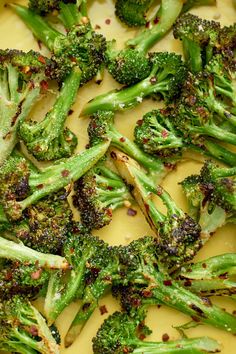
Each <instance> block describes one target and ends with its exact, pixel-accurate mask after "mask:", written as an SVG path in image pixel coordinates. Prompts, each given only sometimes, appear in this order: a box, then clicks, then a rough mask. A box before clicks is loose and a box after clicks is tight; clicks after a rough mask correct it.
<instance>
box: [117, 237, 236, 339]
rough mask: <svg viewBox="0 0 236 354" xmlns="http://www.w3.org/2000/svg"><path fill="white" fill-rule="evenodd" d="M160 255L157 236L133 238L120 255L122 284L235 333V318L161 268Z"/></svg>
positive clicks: (194, 318) (202, 320)
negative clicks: (155, 237)
mask: <svg viewBox="0 0 236 354" xmlns="http://www.w3.org/2000/svg"><path fill="white" fill-rule="evenodd" d="M124 247H125V246H124ZM159 255H160V253H159V248H158V244H157V242H156V240H155V239H154V238H153V237H151V236H145V237H143V238H139V239H138V240H135V241H132V242H131V243H130V244H129V245H128V246H126V253H124V252H123V254H122V257H120V262H121V270H122V272H121V275H122V279H121V284H123V285H125V286H126V285H129V286H133V287H137V288H138V289H139V290H140V289H142V294H143V296H144V297H149V298H153V299H154V298H155V299H156V301H157V303H160V304H165V305H167V306H170V307H172V308H175V309H178V310H180V311H182V312H183V313H185V314H187V315H189V316H191V317H192V319H193V320H194V321H196V322H202V323H207V324H210V325H212V326H215V327H217V328H221V329H223V330H226V331H227V332H232V333H235V331H236V319H235V317H234V316H233V315H231V314H230V313H228V312H226V311H224V310H223V309H221V308H220V307H218V306H215V305H213V304H211V302H209V299H206V298H202V297H199V296H197V295H196V294H194V293H192V292H190V291H189V290H187V288H185V287H182V286H180V285H179V283H178V282H177V281H175V280H174V279H173V278H172V277H171V276H170V275H168V274H166V273H163V272H162V271H161V269H160V267H159ZM122 265H123V266H122Z"/></svg>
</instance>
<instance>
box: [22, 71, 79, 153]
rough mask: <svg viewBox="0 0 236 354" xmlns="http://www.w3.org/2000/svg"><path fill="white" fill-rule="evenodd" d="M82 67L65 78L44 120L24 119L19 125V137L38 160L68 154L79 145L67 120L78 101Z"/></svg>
mask: <svg viewBox="0 0 236 354" xmlns="http://www.w3.org/2000/svg"><path fill="white" fill-rule="evenodd" d="M80 80H81V70H80V69H79V68H77V67H76V68H75V69H74V70H73V71H72V72H71V73H70V74H69V75H68V76H67V78H66V79H65V81H64V82H63V84H62V88H61V90H60V92H59V95H58V98H57V100H56V102H55V104H54V105H53V107H52V108H51V109H50V111H49V112H48V113H47V115H46V117H45V118H44V119H43V120H42V121H41V122H34V121H33V122H32V121H30V122H28V121H23V122H21V123H20V126H19V135H20V138H21V139H22V140H23V141H24V143H25V145H26V146H27V149H28V150H29V152H30V153H32V154H33V155H34V157H36V159H38V160H54V159H58V158H62V157H68V156H70V155H71V154H72V153H73V150H74V149H75V147H76V145H77V138H76V136H75V134H73V133H72V132H71V131H70V130H69V129H68V128H65V129H64V123H65V120H66V118H67V115H68V112H69V110H70V108H71V106H72V104H73V103H74V102H75V99H76V96H77V91H78V87H79V86H80Z"/></svg>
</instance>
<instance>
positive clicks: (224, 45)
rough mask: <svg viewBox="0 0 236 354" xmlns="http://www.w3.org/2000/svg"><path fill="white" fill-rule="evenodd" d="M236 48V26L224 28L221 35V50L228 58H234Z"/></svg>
mask: <svg viewBox="0 0 236 354" xmlns="http://www.w3.org/2000/svg"><path fill="white" fill-rule="evenodd" d="M235 46H236V26H235V23H234V24H233V25H231V26H228V27H227V26H224V27H222V28H221V30H220V33H219V49H220V50H221V51H222V52H223V53H224V55H225V56H226V57H232V55H233V52H234V49H235Z"/></svg>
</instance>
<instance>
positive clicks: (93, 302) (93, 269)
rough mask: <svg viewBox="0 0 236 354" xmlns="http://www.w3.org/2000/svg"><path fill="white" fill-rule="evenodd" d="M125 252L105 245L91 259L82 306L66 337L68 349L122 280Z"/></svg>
mask: <svg viewBox="0 0 236 354" xmlns="http://www.w3.org/2000/svg"><path fill="white" fill-rule="evenodd" d="M125 252H126V249H125V248H123V247H110V246H108V245H107V244H105V243H103V245H101V247H100V248H99V249H98V250H97V252H96V255H95V257H93V258H91V260H90V263H91V264H90V265H89V266H88V270H89V272H88V273H87V275H86V279H85V282H86V286H85V288H84V292H83V295H82V300H81V304H80V307H79V310H78V312H77V314H76V315H75V317H74V319H73V321H72V324H71V326H70V328H69V330H68V332H67V334H66V337H65V345H66V347H68V346H70V345H71V344H72V343H73V342H74V340H75V339H76V337H77V336H78V335H79V334H80V332H81V331H82V329H83V327H84V325H85V324H86V322H87V321H88V319H89V318H90V316H91V315H92V314H93V312H94V310H95V309H96V308H97V307H98V303H99V300H100V298H101V297H102V296H103V295H104V294H105V293H107V292H108V291H109V290H110V289H111V287H112V285H113V283H115V282H116V281H117V280H118V279H120V272H121V269H120V253H122V254H123V253H125Z"/></svg>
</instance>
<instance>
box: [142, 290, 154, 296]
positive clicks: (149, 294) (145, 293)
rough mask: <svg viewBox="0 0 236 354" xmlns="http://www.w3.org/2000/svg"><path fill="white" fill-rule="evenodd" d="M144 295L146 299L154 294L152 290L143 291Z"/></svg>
mask: <svg viewBox="0 0 236 354" xmlns="http://www.w3.org/2000/svg"><path fill="white" fill-rule="evenodd" d="M142 294H143V296H144V297H152V292H151V291H150V290H143V291H142Z"/></svg>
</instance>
